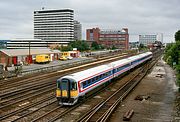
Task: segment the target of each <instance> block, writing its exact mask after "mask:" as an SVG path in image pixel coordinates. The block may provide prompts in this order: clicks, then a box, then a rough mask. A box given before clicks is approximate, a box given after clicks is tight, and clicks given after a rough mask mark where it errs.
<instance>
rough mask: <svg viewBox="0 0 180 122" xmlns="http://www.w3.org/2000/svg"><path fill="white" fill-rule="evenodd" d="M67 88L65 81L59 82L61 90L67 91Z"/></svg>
mask: <svg viewBox="0 0 180 122" xmlns="http://www.w3.org/2000/svg"><path fill="white" fill-rule="evenodd" d="M67 89H68V86H67V82H66V81H62V82H61V90H67Z"/></svg>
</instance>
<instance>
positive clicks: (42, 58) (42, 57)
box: [36, 54, 50, 63]
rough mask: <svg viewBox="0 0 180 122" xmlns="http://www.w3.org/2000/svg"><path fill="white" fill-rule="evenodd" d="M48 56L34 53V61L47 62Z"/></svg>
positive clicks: (48, 60)
mask: <svg viewBox="0 0 180 122" xmlns="http://www.w3.org/2000/svg"><path fill="white" fill-rule="evenodd" d="M49 62H50V56H49V55H45V54H43V55H36V63H49Z"/></svg>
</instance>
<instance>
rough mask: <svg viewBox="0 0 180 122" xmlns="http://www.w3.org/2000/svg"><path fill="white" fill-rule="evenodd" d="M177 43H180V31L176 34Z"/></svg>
mask: <svg viewBox="0 0 180 122" xmlns="http://www.w3.org/2000/svg"><path fill="white" fill-rule="evenodd" d="M175 41H176V42H177V41H180V30H178V31H177V32H176V33H175Z"/></svg>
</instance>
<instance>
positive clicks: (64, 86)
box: [60, 79, 71, 99]
mask: <svg viewBox="0 0 180 122" xmlns="http://www.w3.org/2000/svg"><path fill="white" fill-rule="evenodd" d="M60 89H61V97H67V98H68V99H69V98H70V97H71V95H70V80H68V79H62V82H61V84H60Z"/></svg>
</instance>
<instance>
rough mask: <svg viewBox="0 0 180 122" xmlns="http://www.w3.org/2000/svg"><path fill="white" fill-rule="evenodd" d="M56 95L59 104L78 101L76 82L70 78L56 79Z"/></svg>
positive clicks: (71, 103)
mask: <svg viewBox="0 0 180 122" xmlns="http://www.w3.org/2000/svg"><path fill="white" fill-rule="evenodd" d="M56 97H57V100H58V102H59V104H60V105H74V104H75V103H76V102H77V101H78V88H77V83H76V82H75V81H74V80H72V79H71V78H66V77H63V78H60V79H58V80H57V89H56Z"/></svg>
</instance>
